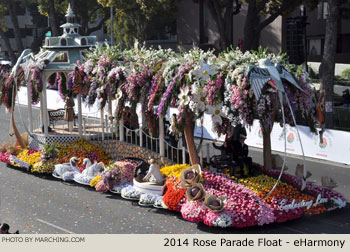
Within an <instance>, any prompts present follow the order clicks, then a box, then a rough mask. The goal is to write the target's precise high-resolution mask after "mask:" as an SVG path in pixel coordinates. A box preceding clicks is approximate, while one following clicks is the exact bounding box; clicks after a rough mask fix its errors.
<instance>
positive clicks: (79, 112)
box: [77, 94, 83, 137]
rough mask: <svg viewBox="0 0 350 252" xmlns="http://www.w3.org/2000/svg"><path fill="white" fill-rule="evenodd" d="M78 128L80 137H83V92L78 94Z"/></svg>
mask: <svg viewBox="0 0 350 252" xmlns="http://www.w3.org/2000/svg"><path fill="white" fill-rule="evenodd" d="M77 99H78V130H79V137H82V135H83V130H82V128H83V123H82V112H81V94H78V98H77Z"/></svg>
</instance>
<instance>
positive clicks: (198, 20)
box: [177, 0, 350, 64]
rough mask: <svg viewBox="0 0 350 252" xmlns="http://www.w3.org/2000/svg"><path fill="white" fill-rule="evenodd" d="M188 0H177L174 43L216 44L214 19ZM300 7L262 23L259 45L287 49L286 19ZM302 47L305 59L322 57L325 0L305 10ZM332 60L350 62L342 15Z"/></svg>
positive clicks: (240, 17)
mask: <svg viewBox="0 0 350 252" xmlns="http://www.w3.org/2000/svg"><path fill="white" fill-rule="evenodd" d="M204 1H205V0H202V1H199V2H198V3H194V2H193V1H191V0H185V1H181V2H180V4H179V11H178V18H177V39H178V45H179V46H180V47H181V48H183V49H189V48H190V47H192V46H193V45H197V46H199V47H201V48H217V47H218V41H219V39H220V36H219V33H218V31H217V28H216V25H215V22H214V20H213V18H212V17H211V15H210V12H209V11H208V9H207V6H206V5H205V3H204ZM246 13H247V5H246V4H243V5H242V9H241V11H240V12H239V14H237V15H234V16H233V46H234V47H239V46H240V43H241V41H242V40H243V29H244V24H245V19H246ZM301 15H302V13H301V9H300V8H297V9H296V10H295V11H294V12H292V13H290V14H289V15H287V16H279V17H277V18H276V19H275V20H274V22H272V23H271V24H269V25H268V26H267V27H265V28H264V29H263V30H262V32H261V34H260V45H261V46H262V47H266V48H268V49H269V50H270V51H271V52H274V53H277V52H279V51H282V52H285V51H287V45H288V44H293V41H289V40H290V39H292V38H291V36H289V35H290V30H289V28H288V26H287V23H288V22H289V21H290V19H291V18H298V17H301ZM305 15H306V16H307V23H308V24H307V25H306V43H304V42H302V43H303V44H304V45H305V47H306V54H307V60H308V62H320V61H321V60H322V54H323V46H324V37H325V27H326V19H327V15H328V3H327V1H323V2H320V3H319V5H318V6H317V8H316V9H314V10H306V12H305ZM228 32H229V31H228ZM336 62H337V63H340V64H349V63H350V19H342V20H341V22H340V23H339V32H338V46H337V55H336Z"/></svg>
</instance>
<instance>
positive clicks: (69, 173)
mask: <svg viewBox="0 0 350 252" xmlns="http://www.w3.org/2000/svg"><path fill="white" fill-rule="evenodd" d="M77 162H78V158H77V157H72V158H71V159H70V160H69V163H63V164H56V165H55V170H54V171H53V173H52V175H53V176H54V177H56V178H61V179H62V180H64V181H69V180H72V179H73V177H74V174H75V173H77V172H79V169H78V167H76V165H75V164H76V163H77Z"/></svg>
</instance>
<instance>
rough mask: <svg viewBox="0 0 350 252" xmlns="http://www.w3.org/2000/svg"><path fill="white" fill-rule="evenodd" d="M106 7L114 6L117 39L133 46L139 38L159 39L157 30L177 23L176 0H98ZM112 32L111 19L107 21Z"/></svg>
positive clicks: (114, 24) (114, 30)
mask: <svg viewBox="0 0 350 252" xmlns="http://www.w3.org/2000/svg"><path fill="white" fill-rule="evenodd" d="M98 3H99V4H101V5H102V6H104V7H111V6H112V7H113V8H114V11H115V14H116V15H115V16H116V19H115V20H114V23H113V32H114V36H115V39H116V41H118V42H119V43H121V44H123V45H124V46H126V47H131V46H132V45H133V43H134V41H135V39H137V40H138V41H140V42H143V41H145V40H146V39H148V38H152V39H157V34H156V33H157V31H159V30H161V29H164V27H165V26H169V24H170V25H171V24H175V14H176V3H177V1H176V0H129V1H123V0H98ZM107 25H108V27H109V32H110V27H111V26H110V21H107Z"/></svg>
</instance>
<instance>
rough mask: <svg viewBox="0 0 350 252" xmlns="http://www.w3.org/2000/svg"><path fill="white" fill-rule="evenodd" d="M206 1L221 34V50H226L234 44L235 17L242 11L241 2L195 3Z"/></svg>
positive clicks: (209, 1)
mask: <svg viewBox="0 0 350 252" xmlns="http://www.w3.org/2000/svg"><path fill="white" fill-rule="evenodd" d="M199 1H204V2H205V4H206V5H207V7H208V10H209V12H210V14H211V16H212V18H213V19H214V22H215V24H216V27H217V29H218V31H219V34H220V40H219V47H220V50H222V51H223V50H226V49H227V48H228V47H229V46H230V45H232V44H233V16H234V15H236V14H238V13H239V12H240V10H241V6H242V2H241V1H240V0H194V2H199Z"/></svg>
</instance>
